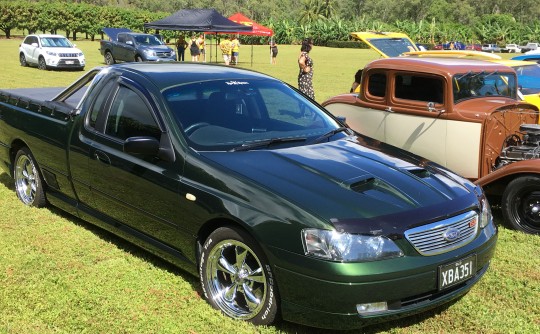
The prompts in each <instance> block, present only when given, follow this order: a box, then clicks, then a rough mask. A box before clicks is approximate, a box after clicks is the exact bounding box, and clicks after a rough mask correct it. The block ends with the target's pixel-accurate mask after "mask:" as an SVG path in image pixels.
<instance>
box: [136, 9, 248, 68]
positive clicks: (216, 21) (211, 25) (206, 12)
mask: <svg viewBox="0 0 540 334" xmlns="http://www.w3.org/2000/svg"><path fill="white" fill-rule="evenodd" d="M144 28H145V29H156V30H158V31H159V30H179V31H195V32H213V33H216V34H217V33H218V32H231V33H233V32H240V31H252V30H253V27H251V26H246V25H243V24H240V23H236V22H233V21H231V20H229V19H228V18H226V17H225V16H223V15H221V14H220V13H218V12H217V11H216V10H215V9H213V8H211V9H182V10H179V11H177V12H175V13H173V14H172V15H171V16H168V17H166V18H163V19H161V20H157V21H154V22H148V23H145V24H144ZM211 57H212V54H210V58H211ZM216 61H217V45H216Z"/></svg>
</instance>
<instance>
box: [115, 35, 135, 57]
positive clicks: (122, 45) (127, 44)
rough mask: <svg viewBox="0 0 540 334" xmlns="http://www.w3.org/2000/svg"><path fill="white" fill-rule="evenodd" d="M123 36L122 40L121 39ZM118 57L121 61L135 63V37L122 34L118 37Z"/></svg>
mask: <svg viewBox="0 0 540 334" xmlns="http://www.w3.org/2000/svg"><path fill="white" fill-rule="evenodd" d="M120 36H122V39H120ZM118 41H119V43H117V44H118V55H119V59H121V60H123V61H134V60H135V56H134V54H135V51H134V50H135V41H134V40H133V36H130V35H127V34H122V35H118Z"/></svg>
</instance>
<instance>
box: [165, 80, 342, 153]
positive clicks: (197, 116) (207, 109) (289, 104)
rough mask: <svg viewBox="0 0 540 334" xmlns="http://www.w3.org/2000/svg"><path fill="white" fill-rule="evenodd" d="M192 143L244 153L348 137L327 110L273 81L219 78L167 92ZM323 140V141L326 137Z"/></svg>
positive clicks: (214, 149)
mask: <svg viewBox="0 0 540 334" xmlns="http://www.w3.org/2000/svg"><path fill="white" fill-rule="evenodd" d="M163 96H164V97H165V100H166V101H167V103H168V105H169V108H170V110H171V111H172V113H173V115H174V117H175V119H176V121H177V123H178V124H179V126H180V128H181V129H182V130H183V132H184V135H185V137H186V139H187V141H188V143H189V145H190V146H191V147H192V148H194V149H195V150H200V151H229V150H231V151H245V150H249V149H261V148H262V149H264V148H270V149H273V148H282V147H289V146H293V145H305V144H310V143H316V142H321V141H329V140H332V139H336V138H342V137H344V136H347V135H348V131H349V130H348V129H347V130H346V131H342V130H336V129H339V128H340V127H341V125H340V124H339V123H338V122H337V121H335V120H334V119H333V118H332V117H331V116H329V115H328V114H327V113H326V112H325V111H324V110H322V109H321V108H320V107H318V106H317V105H315V104H314V103H313V102H311V101H310V100H309V99H307V98H306V97H304V96H303V95H302V94H300V93H298V92H297V91H295V90H294V89H291V88H290V87H289V86H287V85H285V84H283V83H281V82H278V81H274V80H261V79H249V80H244V79H242V80H219V81H205V82H197V83H190V84H186V85H180V86H175V87H171V88H168V89H166V90H164V91H163ZM321 138H323V139H321Z"/></svg>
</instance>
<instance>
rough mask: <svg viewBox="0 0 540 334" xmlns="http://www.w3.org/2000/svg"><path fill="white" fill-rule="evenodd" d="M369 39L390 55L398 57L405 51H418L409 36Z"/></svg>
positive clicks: (376, 46)
mask: <svg viewBox="0 0 540 334" xmlns="http://www.w3.org/2000/svg"><path fill="white" fill-rule="evenodd" d="M368 41H369V42H370V43H371V44H373V46H375V48H377V49H379V50H380V51H382V52H383V53H384V54H385V55H387V56H388V57H397V56H399V55H401V54H402V53H404V52H411V51H416V49H415V46H414V45H413V44H412V43H411V41H410V40H408V39H407V38H372V39H368Z"/></svg>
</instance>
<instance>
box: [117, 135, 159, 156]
mask: <svg viewBox="0 0 540 334" xmlns="http://www.w3.org/2000/svg"><path fill="white" fill-rule="evenodd" d="M124 152H125V153H130V154H140V155H154V156H157V155H158V154H159V141H158V140H157V139H156V138H154V137H146V136H140V137H129V138H128V139H126V141H125V142H124Z"/></svg>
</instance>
